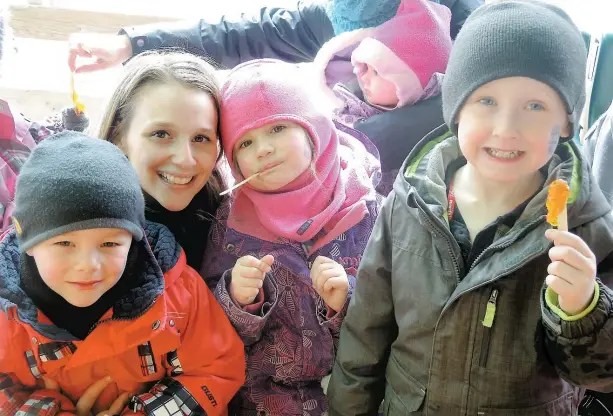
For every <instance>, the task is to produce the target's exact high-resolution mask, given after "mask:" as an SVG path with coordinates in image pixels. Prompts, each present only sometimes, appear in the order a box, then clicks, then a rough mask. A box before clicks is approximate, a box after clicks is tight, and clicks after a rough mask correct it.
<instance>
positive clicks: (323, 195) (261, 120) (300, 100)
mask: <svg viewBox="0 0 613 416" xmlns="http://www.w3.org/2000/svg"><path fill="white" fill-rule="evenodd" d="M308 78H309V73H308V72H306V70H305V69H302V68H299V67H298V66H296V65H293V64H288V63H284V62H281V61H276V60H269V59H266V60H256V61H251V62H247V63H245V64H242V65H239V66H238V67H236V68H235V69H234V70H232V71H231V72H230V73H229V74H228V78H227V80H226V82H225V84H224V85H223V87H222V91H221V100H222V102H221V112H222V117H221V120H222V122H221V134H222V137H223V146H224V151H225V154H226V157H227V158H228V162H229V164H230V166H231V168H232V173H233V175H234V177H235V178H236V180H242V179H243V178H242V176H240V173H239V172H237V170H236V168H235V166H234V160H233V157H232V156H233V155H232V152H233V149H234V146H235V144H236V142H237V141H238V140H239V139H240V138H241V136H243V134H245V133H246V132H248V131H250V130H253V129H256V128H259V127H261V126H262V125H264V124H268V123H275V122H280V121H293V122H295V123H298V124H300V125H302V126H303V127H304V128H305V129H306V131H307V132H308V133H309V135H310V137H311V139H312V141H313V146H314V152H313V153H314V154H313V158H314V160H313V166H314V171H315V176H313V174H312V173H311V172H310V171H306V172H305V173H304V174H303V175H301V176H300V177H299V178H298V179H296V180H295V181H294V182H293V183H291V184H289V185H288V186H287V187H286V188H285V189H281V190H279V191H277V192H274V193H265V192H260V191H258V190H256V189H253V188H252V187H250V186H249V184H246V185H243V186H242V187H240V188H239V189H238V190H237V191H236V192H235V194H234V198H235V199H234V201H233V204H232V208H231V212H230V217H229V223H228V225H229V226H230V227H232V228H234V229H235V230H237V231H239V232H242V233H245V234H248V235H251V236H254V237H257V238H261V239H263V240H267V241H279V240H280V239H287V240H291V241H298V242H309V241H311V240H315V241H316V244H315V245H314V246H313V247H312V250H316V249H317V248H318V247H321V246H322V245H324V244H325V243H327V242H329V241H331V240H332V239H333V238H335V237H336V236H338V235H340V234H341V233H343V232H344V231H347V230H348V229H350V228H351V227H352V226H354V225H355V224H357V223H358V222H360V221H361V220H362V219H363V218H364V216H365V215H367V213H368V210H367V207H366V202H367V201H370V200H374V199H375V191H374V187H373V184H372V179H371V176H372V175H374V174H375V173H376V172H377V171H378V170H379V169H380V166H379V162H378V161H377V160H376V159H375V158H374V157H373V156H372V155H371V154H370V153H368V152H367V151H366V149H365V148H364V146H363V145H362V144H361V143H360V142H359V141H358V140H357V139H355V138H353V137H351V136H349V135H346V134H345V133H342V132H340V131H337V130H336V128H335V127H334V124H333V122H332V120H331V119H330V117H329V116H328V115H327V114H325V113H324V112H322V111H320V110H319V109H318V108H317V106H316V104H315V102H314V99H313V97H312V96H311V93H310V92H311V91H310V90H309V86H308V85H305V84H306V83H305V80H306V79H308Z"/></svg>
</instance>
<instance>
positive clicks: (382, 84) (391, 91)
mask: <svg viewBox="0 0 613 416" xmlns="http://www.w3.org/2000/svg"><path fill="white" fill-rule="evenodd" d="M355 72H356V75H357V78H358V84H360V89H361V90H362V92H363V93H364V99H365V100H366V101H368V102H369V103H370V104H374V105H381V106H385V107H395V106H397V105H398V101H399V100H398V94H397V93H396V85H395V84H394V83H393V82H392V81H390V80H388V79H385V78H383V77H382V76H380V75H379V74H378V73H377V71H375V69H374V68H373V67H372V66H370V65H368V64H361V65H360V68H359V69H358V68H356V71H355Z"/></svg>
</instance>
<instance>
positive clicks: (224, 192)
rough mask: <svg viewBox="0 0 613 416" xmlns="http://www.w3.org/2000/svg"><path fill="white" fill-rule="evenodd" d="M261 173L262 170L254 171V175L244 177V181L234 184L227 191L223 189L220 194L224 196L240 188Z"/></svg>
mask: <svg viewBox="0 0 613 416" xmlns="http://www.w3.org/2000/svg"><path fill="white" fill-rule="evenodd" d="M259 174H260V172H257V173H254V174H253V175H251V176H250V177H248V178H247V179H244V180H242V181H240V182H239V183H237V184H235V185H234V186H232V187H230V188H228V189H226V190H225V191H223V192H222V193H220V194H219V195H220V196H223V195H225V194H227V193H230V192H232V191H233V190H235V189H236V188H239V187H241V186H243V185H244V184H246V183H247V182H249V181H250V180H251V179H253V178H255V177H256V176H258V175H259Z"/></svg>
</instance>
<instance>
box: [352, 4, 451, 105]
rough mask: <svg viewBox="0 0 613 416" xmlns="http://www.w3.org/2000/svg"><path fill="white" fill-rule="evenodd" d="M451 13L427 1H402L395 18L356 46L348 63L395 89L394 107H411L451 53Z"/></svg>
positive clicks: (443, 7) (443, 70)
mask: <svg viewBox="0 0 613 416" xmlns="http://www.w3.org/2000/svg"><path fill="white" fill-rule="evenodd" d="M450 22H451V11H450V10H449V9H448V8H447V7H445V6H442V5H440V4H437V3H434V2H432V1H430V0H402V2H401V3H400V6H399V8H398V12H397V13H396V16H394V17H393V18H392V19H390V20H388V21H387V22H385V23H383V24H382V25H380V26H378V27H376V28H375V29H374V33H373V34H372V35H371V37H368V38H366V39H364V40H362V42H361V43H360V45H359V46H358V47H357V48H356V49H355V50H354V51H353V54H352V55H351V62H352V64H353V65H354V67H356V69H357V70H358V71H359V70H360V65H364V64H368V65H370V66H372V67H373V68H374V69H375V70H376V71H377V73H378V74H379V75H380V76H381V77H383V78H385V79H388V80H390V81H392V82H393V83H394V84H395V85H396V92H397V94H398V100H399V103H398V107H402V106H403V105H410V104H414V103H415V102H416V101H417V99H418V98H419V97H420V96H421V95H422V93H423V91H424V89H425V87H426V86H427V85H428V82H429V81H430V79H431V78H432V76H433V75H434V73H435V72H441V73H444V72H445V68H446V67H447V61H448V60H449V54H450V52H451V46H452V41H451V35H450V33H449V30H450V29H449V28H450Z"/></svg>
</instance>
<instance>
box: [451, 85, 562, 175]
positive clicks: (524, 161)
mask: <svg viewBox="0 0 613 416" xmlns="http://www.w3.org/2000/svg"><path fill="white" fill-rule="evenodd" d="M457 122H458V139H459V141H460V148H461V150H462V153H463V155H464V157H466V160H467V161H468V163H470V164H471V165H472V166H473V167H474V168H475V169H476V171H477V172H478V173H479V174H480V175H482V176H483V177H484V178H487V179H489V180H495V181H502V182H511V181H516V180H518V179H521V178H522V177H526V176H531V175H533V174H534V173H536V172H537V171H538V170H539V169H540V168H541V167H543V166H544V165H545V164H546V163H547V162H548V161H549V159H550V158H551V156H552V155H553V153H554V151H555V148H556V146H557V145H558V141H559V139H560V137H568V136H569V135H570V130H569V121H568V115H567V113H566V108H565V106H564V103H563V102H562V100H561V98H560V96H559V95H558V94H557V93H556V92H555V91H554V90H553V89H552V88H550V87H549V86H548V85H546V84H544V83H542V82H539V81H536V80H533V79H531V78H525V77H510V78H502V79H498V80H495V81H492V82H489V83H487V84H485V85H483V86H481V87H480V88H479V89H477V90H476V91H475V92H474V93H473V94H472V95H471V96H470V97H469V98H468V99H467V100H466V102H465V103H464V106H463V107H462V109H461V111H460V113H459V115H458V119H457Z"/></svg>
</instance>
